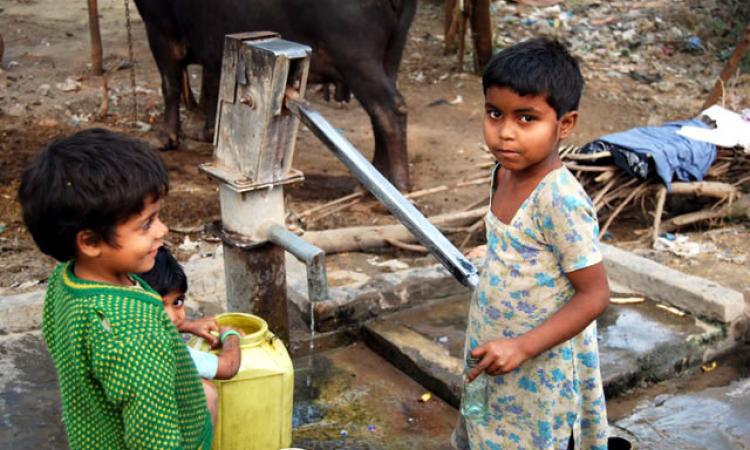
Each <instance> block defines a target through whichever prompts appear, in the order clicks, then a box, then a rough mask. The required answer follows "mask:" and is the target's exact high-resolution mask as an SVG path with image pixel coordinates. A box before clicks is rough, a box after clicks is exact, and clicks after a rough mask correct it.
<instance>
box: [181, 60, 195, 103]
mask: <svg viewBox="0 0 750 450" xmlns="http://www.w3.org/2000/svg"><path fill="white" fill-rule="evenodd" d="M182 103H184V104H185V108H187V110H188V111H195V110H196V109H198V102H196V101H195V96H194V95H193V90H192V89H190V74H189V73H188V70H187V67H185V69H183V70H182Z"/></svg>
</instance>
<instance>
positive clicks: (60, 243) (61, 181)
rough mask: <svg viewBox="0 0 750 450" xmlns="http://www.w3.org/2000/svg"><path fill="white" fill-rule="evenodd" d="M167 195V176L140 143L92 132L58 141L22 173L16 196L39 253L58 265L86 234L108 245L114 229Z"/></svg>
mask: <svg viewBox="0 0 750 450" xmlns="http://www.w3.org/2000/svg"><path fill="white" fill-rule="evenodd" d="M168 191H169V175H168V172H167V168H166V166H165V165H164V162H163V161H162V160H161V158H160V157H159V155H158V154H157V153H156V151H155V150H153V149H152V148H151V147H150V146H149V145H148V144H146V143H145V142H142V141H139V140H137V139H134V138H131V137H128V136H126V135H124V134H119V133H114V132H111V131H108V130H104V129H100V128H96V129H90V130H86V131H81V132H78V133H75V134H73V135H70V136H67V137H64V138H61V139H58V140H56V141H54V142H53V143H51V144H50V145H48V146H47V147H46V148H44V149H43V150H42V151H41V153H40V154H39V155H38V156H37V157H36V159H35V160H34V161H33V162H32V163H31V165H30V166H29V167H28V168H27V169H26V170H25V171H24V173H23V176H22V178H21V186H20V187H19V189H18V198H19V200H20V202H21V207H22V211H23V220H24V222H25V223H26V226H27V227H28V229H29V231H30V232H31V235H32V237H33V238H34V241H35V242H36V244H37V246H39V249H40V250H41V251H42V252H44V253H46V254H48V255H50V256H52V257H54V258H55V259H57V260H58V261H67V260H70V259H73V258H74V257H75V256H76V248H77V247H76V236H77V234H78V233H79V232H80V231H83V230H90V231H91V232H92V233H93V237H94V239H95V240H96V242H100V241H102V240H103V241H104V242H106V243H107V244H108V245H111V246H113V247H116V246H117V243H116V242H115V230H116V228H117V225H119V224H120V223H122V222H124V221H126V220H127V219H128V218H130V217H132V216H133V215H135V214H138V213H140V212H141V211H143V208H144V206H145V201H146V199H148V198H150V199H151V200H152V201H157V200H159V199H160V198H162V197H164V196H165V195H166V194H167V192H168Z"/></svg>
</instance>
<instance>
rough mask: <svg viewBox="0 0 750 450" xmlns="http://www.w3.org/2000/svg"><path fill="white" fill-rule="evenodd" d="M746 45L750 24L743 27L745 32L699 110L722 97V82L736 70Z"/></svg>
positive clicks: (749, 38) (748, 40)
mask: <svg viewBox="0 0 750 450" xmlns="http://www.w3.org/2000/svg"><path fill="white" fill-rule="evenodd" d="M748 45H750V25H748V26H747V28H745V32H744V33H743V34H742V38H741V39H740V42H739V43H738V44H737V47H736V48H735V49H734V53H732V56H730V57H729V61H727V63H726V64H725V65H724V70H722V71H721V75H719V79H718V80H716V84H714V87H713V89H711V92H710V93H709V94H708V98H707V99H706V102H705V103H704V104H703V107H702V108H701V111H702V110H704V109H706V108H708V107H709V106H711V105H713V104H715V103H716V102H717V101H718V100H719V98H721V97H722V94H723V92H724V84H725V83H726V82H727V81H729V79H730V78H731V77H732V75H734V73H735V72H736V71H737V67H738V66H739V65H740V62H741V61H742V57H743V56H745V53H746V52H747V47H748Z"/></svg>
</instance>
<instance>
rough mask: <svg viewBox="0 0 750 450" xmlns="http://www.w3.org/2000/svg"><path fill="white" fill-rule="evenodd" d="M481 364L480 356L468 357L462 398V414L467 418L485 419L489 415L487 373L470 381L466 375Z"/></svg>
mask: <svg viewBox="0 0 750 450" xmlns="http://www.w3.org/2000/svg"><path fill="white" fill-rule="evenodd" d="M477 364H479V358H472V357H471V355H468V356H467V357H466V366H465V368H464V376H463V381H464V386H463V396H462V398H461V414H462V415H463V416H464V417H465V418H466V419H467V420H484V419H485V417H486V415H487V412H488V410H487V374H485V373H484V372H482V373H480V374H479V376H477V377H476V378H474V380H473V381H472V382H471V383H469V382H468V381H467V379H466V377H467V376H468V375H469V373H470V372H471V371H472V370H474V368H475V367H476V366H477Z"/></svg>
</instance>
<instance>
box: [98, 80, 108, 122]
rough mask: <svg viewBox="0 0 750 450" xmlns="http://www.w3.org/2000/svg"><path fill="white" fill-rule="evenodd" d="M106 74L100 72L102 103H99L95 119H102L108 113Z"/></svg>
mask: <svg viewBox="0 0 750 450" xmlns="http://www.w3.org/2000/svg"><path fill="white" fill-rule="evenodd" d="M107 78H108V76H107V74H106V73H103V74H102V103H101V104H100V105H99V111H97V112H96V118H97V119H103V118H105V117H107V114H109V85H108V83H107Z"/></svg>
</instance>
